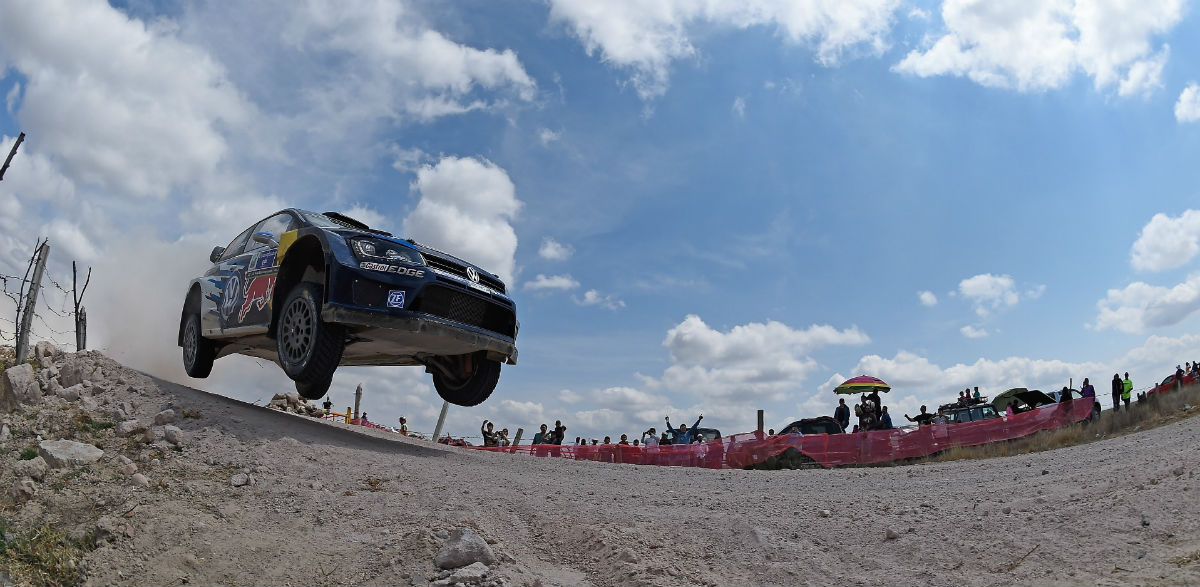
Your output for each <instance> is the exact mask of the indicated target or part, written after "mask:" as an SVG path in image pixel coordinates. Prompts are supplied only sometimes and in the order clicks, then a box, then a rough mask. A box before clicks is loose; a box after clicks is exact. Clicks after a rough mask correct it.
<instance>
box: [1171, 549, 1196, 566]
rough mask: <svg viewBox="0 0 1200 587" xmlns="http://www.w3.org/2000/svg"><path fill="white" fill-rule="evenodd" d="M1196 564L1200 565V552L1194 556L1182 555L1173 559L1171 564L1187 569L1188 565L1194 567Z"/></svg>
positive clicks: (1194, 553) (1193, 554)
mask: <svg viewBox="0 0 1200 587" xmlns="http://www.w3.org/2000/svg"><path fill="white" fill-rule="evenodd" d="M1196 563H1200V550H1197V551H1196V552H1193V553H1192V554H1182V555H1179V556H1177V557H1175V558H1173V559H1171V564H1173V565H1175V566H1177V567H1186V566H1187V565H1194V564H1196Z"/></svg>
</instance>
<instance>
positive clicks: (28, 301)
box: [17, 242, 50, 363]
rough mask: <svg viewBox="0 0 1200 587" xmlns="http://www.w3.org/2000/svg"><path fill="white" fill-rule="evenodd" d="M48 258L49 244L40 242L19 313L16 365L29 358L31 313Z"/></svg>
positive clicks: (35, 304) (35, 303)
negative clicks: (22, 306)
mask: <svg viewBox="0 0 1200 587" xmlns="http://www.w3.org/2000/svg"><path fill="white" fill-rule="evenodd" d="M48 257H50V243H49V242H42V246H40V247H38V250H37V265H35V266H34V269H33V281H32V282H31V283H30V284H29V295H28V297H26V298H25V309H24V310H23V311H22V312H21V331H20V334H19V335H18V336H17V363H24V362H25V359H26V358H28V357H29V329H30V328H32V327H33V312H34V308H35V307H36V306H37V295H38V289H40V288H41V286H42V272H44V271H45V270H46V259H47V258H48Z"/></svg>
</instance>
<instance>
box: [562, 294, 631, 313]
mask: <svg viewBox="0 0 1200 587" xmlns="http://www.w3.org/2000/svg"><path fill="white" fill-rule="evenodd" d="M571 299H572V300H574V301H575V303H576V304H579V305H580V306H600V307H601V308H605V309H608V310H619V309H621V308H624V307H625V302H624V301H622V300H621V299H620V298H618V297H617V296H616V295H615V294H602V293H600V292H599V290H594V289H589V290H587V291H586V292H583V297H582V298H577V297H574V296H572V297H571Z"/></svg>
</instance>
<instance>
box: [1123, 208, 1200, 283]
mask: <svg viewBox="0 0 1200 587" xmlns="http://www.w3.org/2000/svg"><path fill="white" fill-rule="evenodd" d="M1198 252H1200V210H1186V211H1184V212H1183V213H1182V214H1180V215H1179V216H1178V217H1176V218H1172V217H1170V216H1167V215H1166V214H1163V213H1161V212H1160V213H1158V214H1155V215H1154V217H1153V218H1151V219H1150V222H1147V223H1146V225H1145V226H1143V227H1142V232H1141V233H1140V234H1139V235H1138V239H1137V240H1136V241H1134V243H1133V252H1132V257H1131V259H1130V264H1131V265H1133V268H1134V269H1137V270H1139V271H1165V270H1167V269H1174V268H1176V267H1180V266H1182V265H1184V264H1186V263H1187V262H1189V261H1191V260H1192V258H1194V257H1195V256H1196V253H1198Z"/></svg>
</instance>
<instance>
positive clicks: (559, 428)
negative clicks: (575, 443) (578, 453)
mask: <svg viewBox="0 0 1200 587" xmlns="http://www.w3.org/2000/svg"><path fill="white" fill-rule="evenodd" d="M566 433H567V427H566V426H563V423H562V420H555V421H554V432H553V434H554V436H552V437H551V440H550V444H562V441H563V438H565V437H566Z"/></svg>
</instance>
